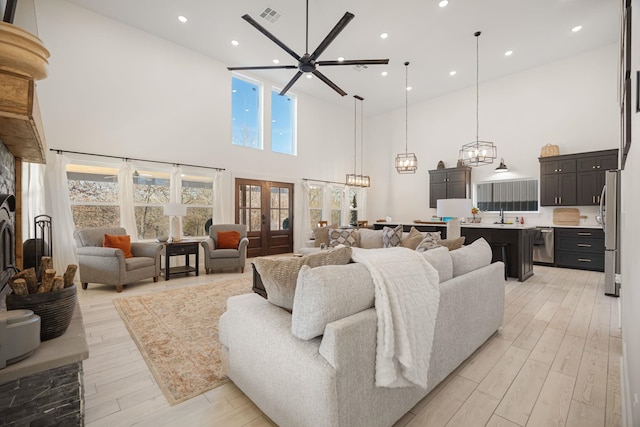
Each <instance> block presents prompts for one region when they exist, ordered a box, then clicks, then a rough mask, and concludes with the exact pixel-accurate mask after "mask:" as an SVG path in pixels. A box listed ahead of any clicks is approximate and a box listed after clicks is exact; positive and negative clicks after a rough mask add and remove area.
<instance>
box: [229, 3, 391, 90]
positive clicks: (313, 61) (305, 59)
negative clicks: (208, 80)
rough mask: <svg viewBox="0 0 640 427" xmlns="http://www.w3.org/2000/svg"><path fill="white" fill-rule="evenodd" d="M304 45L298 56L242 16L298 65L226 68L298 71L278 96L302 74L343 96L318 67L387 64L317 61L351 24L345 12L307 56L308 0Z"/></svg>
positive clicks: (387, 60) (381, 61)
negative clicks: (310, 75)
mask: <svg viewBox="0 0 640 427" xmlns="http://www.w3.org/2000/svg"><path fill="white" fill-rule="evenodd" d="M306 14H307V16H306V18H307V21H306V44H305V53H304V55H302V56H300V55H298V54H297V53H296V52H294V51H293V50H292V49H291V48H289V47H288V46H287V45H286V44H284V43H283V42H281V41H280V40H279V39H278V38H277V37H276V36H274V35H273V34H271V33H270V32H269V30H267V29H266V28H264V27H263V26H262V25H260V24H259V23H258V22H256V21H255V20H254V19H253V18H252V17H250V16H249V15H248V14H245V15H243V16H242V19H244V20H245V21H247V22H248V23H249V24H251V25H253V26H254V27H255V28H256V29H257V30H258V31H260V32H261V33H262V34H264V35H265V36H267V37H268V38H269V39H270V40H271V41H273V42H274V43H275V44H277V45H278V46H280V47H281V48H282V49H283V50H284V51H285V52H287V53H288V54H289V55H291V56H293V57H294V58H295V60H296V61H298V65H264V66H255V67H227V69H228V70H230V71H234V70H269V69H280V68H282V69H296V68H297V69H298V72H297V73H296V74H295V75H294V76H293V78H292V79H291V80H290V81H289V83H287V85H286V86H285V87H284V88H283V89H282V90H281V91H280V95H284V94H285V93H287V91H288V90H289V89H290V88H291V86H293V84H294V83H295V82H296V81H297V80H298V79H299V78H300V77H301V76H302V75H303V74H304V73H312V74H313V75H314V76H316V77H317V78H319V79H320V80H322V81H323V82H325V83H326V84H327V85H328V86H329V87H331V88H332V89H333V90H335V91H336V92H338V93H339V94H340V95H342V96H345V95H346V94H347V93H346V92H345V91H344V90H342V89H340V88H339V87H338V86H337V85H336V84H335V83H333V82H332V81H331V80H329V79H328V78H327V77H326V76H325V75H324V74H322V73H321V72H320V71H318V66H329V65H383V64H388V63H389V59H355V60H343V61H337V60H336V61H318V57H319V56H320V55H321V54H322V52H324V51H325V50H326V49H327V47H329V45H330V44H331V42H333V40H334V39H335V38H336V37H338V34H340V33H341V32H342V30H344V29H345V27H346V26H347V24H349V22H351V20H352V19H353V18H354V17H355V15H354V14H353V13H350V12H346V13H345V14H344V16H343V17H342V19H340V21H338V23H337V24H336V25H335V27H333V29H332V30H331V31H330V32H329V34H327V36H326V37H325V38H324V40H322V42H321V43H320V44H319V45H318V47H317V48H316V50H314V51H313V53H311V54H309V0H307V11H306Z"/></svg>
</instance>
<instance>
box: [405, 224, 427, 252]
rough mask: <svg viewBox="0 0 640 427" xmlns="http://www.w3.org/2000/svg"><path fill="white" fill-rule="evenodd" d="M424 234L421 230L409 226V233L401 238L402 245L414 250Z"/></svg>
mask: <svg viewBox="0 0 640 427" xmlns="http://www.w3.org/2000/svg"><path fill="white" fill-rule="evenodd" d="M423 238H424V236H423V235H422V233H421V232H419V231H418V230H417V229H416V228H415V227H411V230H410V231H409V234H407V235H406V236H404V237H403V238H402V243H401V244H402V246H403V247H405V248H409V249H411V250H415V249H416V248H417V247H418V245H419V244H420V242H422V239H423Z"/></svg>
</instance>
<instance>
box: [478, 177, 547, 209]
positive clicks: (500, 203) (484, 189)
mask: <svg viewBox="0 0 640 427" xmlns="http://www.w3.org/2000/svg"><path fill="white" fill-rule="evenodd" d="M476 194H477V206H478V209H480V210H483V211H499V210H500V209H503V210H505V211H511V212H532V211H533V212H536V211H538V180H537V179H533V178H529V179H517V180H512V181H498V182H482V183H479V184H477V185H476Z"/></svg>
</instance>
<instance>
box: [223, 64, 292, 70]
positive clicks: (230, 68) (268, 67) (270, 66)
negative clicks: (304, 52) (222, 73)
mask: <svg viewBox="0 0 640 427" xmlns="http://www.w3.org/2000/svg"><path fill="white" fill-rule="evenodd" d="M296 68H298V67H297V66H296V65H258V66H255V67H227V70H229V71H235V70H274V69H276V70H277V69H289V70H292V69H296Z"/></svg>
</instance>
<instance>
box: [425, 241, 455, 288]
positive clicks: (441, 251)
mask: <svg viewBox="0 0 640 427" xmlns="http://www.w3.org/2000/svg"><path fill="white" fill-rule="evenodd" d="M422 256H423V257H424V259H426V260H427V262H428V263H429V264H431V265H432V266H433V268H435V269H436V270H438V276H439V277H440V283H442V282H446V281H447V280H449V279H451V278H452V277H453V262H452V261H451V255H450V254H449V249H447V248H445V247H444V246H439V247H437V248H435V249H431V250H429V251H424V252H422Z"/></svg>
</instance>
